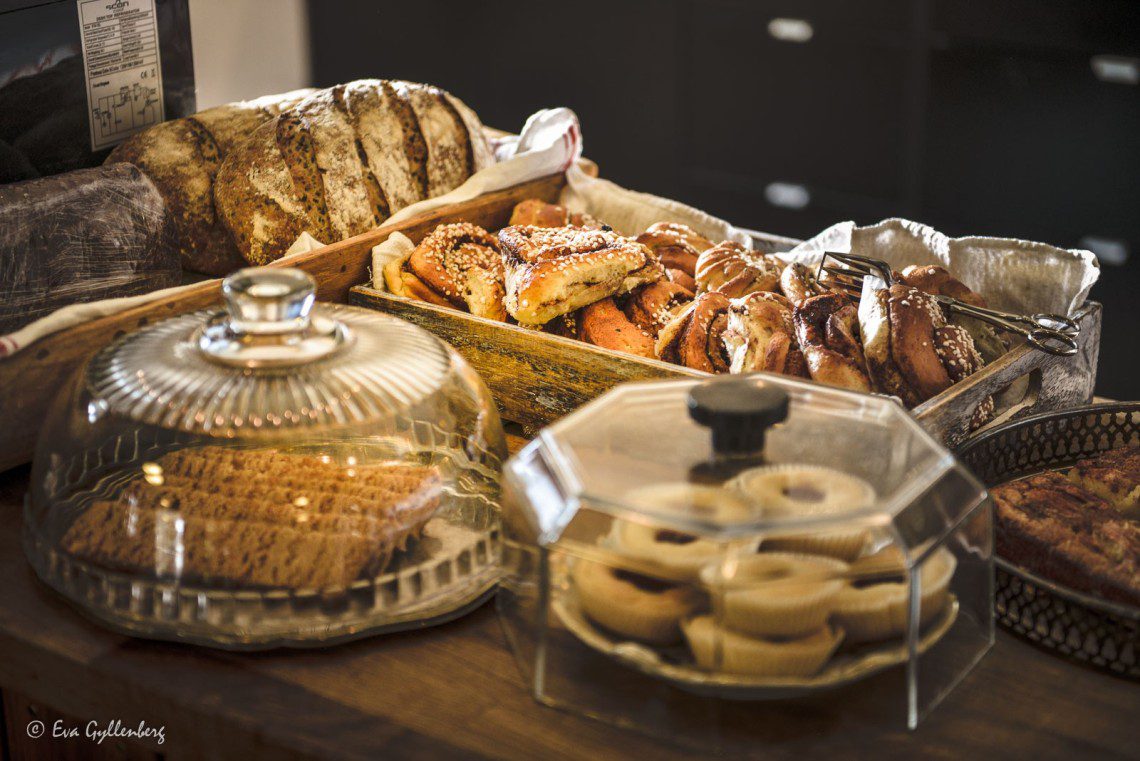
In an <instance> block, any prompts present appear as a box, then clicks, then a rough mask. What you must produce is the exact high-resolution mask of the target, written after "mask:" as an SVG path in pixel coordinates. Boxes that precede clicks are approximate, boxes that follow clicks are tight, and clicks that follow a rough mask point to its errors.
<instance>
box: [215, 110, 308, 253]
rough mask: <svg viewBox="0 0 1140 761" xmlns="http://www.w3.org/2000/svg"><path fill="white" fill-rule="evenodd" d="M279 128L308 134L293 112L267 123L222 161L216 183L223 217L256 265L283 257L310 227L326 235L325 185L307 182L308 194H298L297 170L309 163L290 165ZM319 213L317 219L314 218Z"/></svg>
mask: <svg viewBox="0 0 1140 761" xmlns="http://www.w3.org/2000/svg"><path fill="white" fill-rule="evenodd" d="M283 123H285V124H286V125H287V126H285V127H282V126H281V125H282V124H283ZM279 130H284V134H285V135H286V136H295V137H296V138H297V139H300V138H299V137H298V136H301V135H303V134H304V130H303V128H302V125H301V124H300V123H299V122H297V121H296V117H295V116H294V115H293V114H288V115H285V116H281V117H278V118H276V119H273V120H272V121H269V122H266V123H265V124H263V125H261V126H260V127H258V128H257V130H256V131H255V132H254V133H253V135H251V136H250V138H249V140H247V141H246V142H245V143H243V144H242V146H241V147H240V148H238V149H237V150H236V151H234V152H233V153H231V154H230V155H229V156H228V157H227V158H226V160H225V161H223V162H222V167H221V169H220V170H219V171H218V177H217V180H216V181H215V183H214V201H215V203H216V205H217V209H218V213H219V214H220V215H221V217H222V220H223V221H224V222H225V225H226V229H227V230H229V232H230V235H231V236H233V240H234V241H235V242H236V243H237V246H238V249H239V250H240V251H241V252H242V256H243V257H244V259H245V261H246V262H248V263H249V264H253V265H263V264H269V263H270V262H272V261H273V260H275V259H277V258H279V257H280V256H281V255H282V254H283V253H285V251H286V250H287V249H288V248H289V246H291V245H292V244H293V241H295V240H296V239H297V236H299V235H300V234H301V233H302V232H303V231H305V230H306V229H308V230H315V231H316V232H315V234H318V235H319V234H320V233H322V232H323V229H322V228H321V227H320V219H321V215H320V210H319V204H320V201H318V200H317V198H318V195H317V194H318V193H319V191H320V185H319V184H317V183H312V182H311V181H308V180H302V181H301V182H302V184H301V187H302V188H303V189H304V190H303V191H300V192H299V191H298V185H297V183H296V181H295V178H294V176H293V174H292V172H293V169H292V167H304V166H305V165H304V164H303V163H302V162H294V163H293V164H292V165H291V164H289V163H287V162H286V158H285V157H284V156H283V155H282V154H281V151H280V150H279V148H278V145H279V141H278V131H279ZM321 197H323V196H321ZM306 202H307V203H306ZM314 212H315V213H316V218H317V221H313V218H312V217H311V216H310V214H312V213H314Z"/></svg>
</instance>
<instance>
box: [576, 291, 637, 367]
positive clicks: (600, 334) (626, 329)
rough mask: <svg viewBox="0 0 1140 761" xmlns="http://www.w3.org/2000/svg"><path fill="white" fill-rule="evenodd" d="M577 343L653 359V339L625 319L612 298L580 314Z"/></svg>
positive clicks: (591, 306)
mask: <svg viewBox="0 0 1140 761" xmlns="http://www.w3.org/2000/svg"><path fill="white" fill-rule="evenodd" d="M578 339H579V340H581V341H585V342H586V343H591V344H593V345H594V346H601V347H603V348H606V349H615V350H617V351H624V352H626V353H627V354H636V355H637V356H639V357H648V358H649V359H653V358H654V357H656V354H654V352H653V336H651V335H650V334H649V333H648V332H647V331H645V330H643V329H642V328H640V327H638V326H637V325H635V324H634V323H633V322H631V321H630V319H629V318H628V317H626V316H625V315H624V314H623V313H622V311H621V310H620V309H618V307H617V304H615V303H614V300H613V299H612V298H606V299H602V300H601V301H595V302H594V303H593V304H590V305H589V306H588V307H585V308H583V309H582V310H581V311H579V312H578Z"/></svg>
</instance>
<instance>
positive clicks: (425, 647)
mask: <svg viewBox="0 0 1140 761" xmlns="http://www.w3.org/2000/svg"><path fill="white" fill-rule="evenodd" d="M27 477H28V473H27V469H26V468H19V469H16V470H12V471H8V472H7V473H3V474H0V578H2V579H4V583H3V584H0V687H2V688H3V689H5V690H13V691H16V692H19V693H21V694H23V695H25V696H27V697H28V698H30V699H32V700H36V701H41V702H42V703H44V704H46V705H48V706H50V707H51V708H53V709H55V710H57V711H60V712H62V713H64V714H66V715H69V716H74V717H79V718H81V719H82V720H83V721H84V722H86V721H88V720H90V719H96V720H100V721H106V720H109V719H112V718H119V719H121V720H123V722H124V723H126V724H130V723H132V722H133V723H135V724H137V722H138V721H140V720H144V721H146V722H147V723H148V725H150V726H164V727H165V744H164V745H162V746H161V747H159V746H151V747H152V748H153V749H154V750H158V751H160V752H161V753H163V754H164V755H166V756H168V757H171V758H184V757H202V756H211V757H217V756H224V757H240V758H250V757H256V756H268V755H273V756H275V757H279V756H281V755H296V756H310V755H311V756H326V757H371V758H376V757H384V758H418V759H423V758H437V757H446V758H454V757H477V758H519V759H534V758H542V759H562V758H566V759H579V758H581V759H586V758H589V759H595V758H631V759H634V758H637V759H642V758H653V759H681V758H687V757H689V756H688V755H687V753H686V752H685V751H683V750H681V749H678V748H676V747H671V746H669V745H667V744H665V743H663V742H660V741H657V740H653V739H650V738H648V737H645V736H642V735H639V734H636V733H634V732H631V731H625V730H621V729H617V728H614V727H610V726H608V725H606V724H604V723H601V722H597V721H592V720H589V719H585V718H580V717H578V716H575V715H571V714H569V713H565V712H561V711H558V710H555V709H551V708H547V707H543V706H541V705H539V704H538V703H536V702H535V701H534V700H533V699H532V698H531V696H530V694H529V692H528V690H527V689H526V687H525V685H524V682H523V679H522V677H521V675H520V673H519V671H518V669H517V668H516V666H515V662H514V659H513V657H512V655H511V653H510V652H509V651H508V649H507V646H506V642H505V639H504V636H503V633H502V629H501V628H500V626H499V623H498V620H497V619H496V616H495V612H494V606H493V605H491V604H488V605H484V606H483V607H482V608H480V609H478V610H476V611H475V612H474V613H472V614H471V615H469V616H467V617H465V618H463V619H461V620H458V621H454V622H452V623H450V624H446V625H443V626H439V627H436V628H432V629H425V630H420V631H416V632H408V633H403V634H394V635H388V636H383V637H378V638H373V639H371V640H365V641H361V642H356V643H351V644H347V645H341V646H338V647H335V648H331V649H326V650H308V651H276V652H270V653H262V654H231V653H222V652H214V651H209V650H205V649H199V648H193V647H189V646H181V645H172V644H161V643H153V642H144V641H140V640H135V639H131V638H128V637H124V636H120V635H118V634H114V633H111V632H109V631H106V630H104V629H101V628H99V627H98V626H96V625H94V624H92V623H90V622H88V621H87V620H86V619H85V618H83V617H82V616H81V615H79V614H78V613H76V612H75V611H74V610H73V609H72V608H70V607H69V606H68V605H67V604H66V603H64V602H63V601H62V600H61V599H60V598H58V597H57V596H55V595H54V594H53V593H51V592H50V591H49V590H48V589H47V588H46V587H44V586H43V585H41V584H40V583H39V582H38V581H37V580H36V579H35V576H34V574H33V572H32V571H31V569H30V567H29V566H28V564H27V562H26V561H25V559H24V555H23V551H22V548H21V546H20V527H21V522H22V512H23V510H22V502H23V494H24V492H25V490H26V488H27ZM757 710H758V711H761V712H762V711H765V710H774V709H766V708H765V707H764V706H763V705H761V706H758V709H757ZM1138 710H1140V687H1138V686H1137V685H1136V684H1134V683H1131V682H1128V681H1125V680H1123V679H1118V678H1114V677H1111V676H1107V675H1103V674H1100V673H1097V672H1094V671H1092V670H1089V669H1086V668H1083V667H1080V666H1077V665H1074V664H1071V663H1068V662H1066V661H1064V660H1061V659H1060V658H1057V657H1055V656H1053V655H1050V654H1048V653H1045V652H1043V651H1040V650H1038V649H1036V648H1034V647H1033V646H1032V645H1029V644H1027V643H1025V642H1023V641H1020V640H1018V639H1016V638H1014V637H1013V636H1011V635H1009V634H1006V633H1005V632H999V633H998V636H997V644H996V645H995V647H994V648H993V650H992V651H991V652H990V653H989V654H988V655H987V656H986V657H985V658H984V659H983V660H982V662H981V664H980V665H979V666H978V667H977V668H976V669H975V670H974V671H973V672H972V673H971V674H970V675H969V676H968V677H967V678H966V679H965V681H964V682H963V683H962V684H961V685H959V687H958V688H957V689H956V690H955V691H954V692H953V693H952V694H951V695H950V696H949V697H948V698H947V699H946V701H945V702H944V703H943V704H942V705H941V706H940V707H939V708H938V709H936V710H935V711H934V712H933V714H932V715H931V716H930V717H929V718H928V719H927V720H926V721H925V722H924V723H923V724H922V725H921V726H920V727H919V729H918V730H917V731H915V732H912V733H908V732H906V731H903V730H897V731H883V730H877V729H871V728H867V729H866V730H860V731H857V732H854V733H852V732H849V731H844V732H838V733H837V732H828V727H827V726H820V725H819V722H816V721H813V719H812V717H810V716H807V717H803V718H802V720H801V717H799V716H796V717H795V720H794V721H792V722H790V723H788V722H778V723H777V726H775V727H772V728H769V729H763V730H759V731H758V732H759V733H758V735H757V741H756V745H755V751H756V755H757V756H760V755H763V756H764V757H767V758H785V757H786V758H795V757H798V756H802V755H803V754H805V753H811V754H812V755H823V754H827V755H828V756H831V757H836V758H846V757H867V756H869V755H874V756H875V757H883V756H892V757H893V756H906V757H959V756H962V757H966V756H970V757H973V756H978V755H980V754H986V755H987V756H988V755H989V754H992V753H1002V754H1003V755H1011V756H1013V757H1032V758H1035V759H1043V758H1066V759H1072V758H1084V757H1089V758H1114V757H1120V758H1125V757H1132V758H1135V757H1136V754H1137V750H1138V749H1140V725H1138V723H1137V721H1136V716H1137V712H1138Z"/></svg>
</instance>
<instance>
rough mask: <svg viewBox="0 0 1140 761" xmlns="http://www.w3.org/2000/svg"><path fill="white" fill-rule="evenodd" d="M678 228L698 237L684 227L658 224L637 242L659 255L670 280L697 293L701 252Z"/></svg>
mask: <svg viewBox="0 0 1140 761" xmlns="http://www.w3.org/2000/svg"><path fill="white" fill-rule="evenodd" d="M677 228H684V229H685V230H688V232H689V233H692V236H696V233H693V231H692V230H689V229H688V228H687V227H685V226H684V225H671V224H669V223H666V222H658V223H657V224H655V225H651V226H650V227H649V229H648V230H646V231H645V232H643V233H642V234H641V235H638V236H637V242H638V243H640V244H642V245H643V246H646V247H648V248H649V250H650V251H652V252H653V253H654V254H656V255H657V258H659V259H660V260H661V265H662V266H663V267H665V272H666V273H667V276H668V278H669V280H671V281H672V282H674V283H676V284H677V285H680V286H681V287H683V288H686V289H688V290H690V291H694V292H695V291H696V287H697V286H696V281H695V280H694V279H693V274H694V273H695V271H696V267H697V257H699V256H700V255H701V252H700V250H698V249H697V248H696V247H695V246H694V245H693V244H692V243H690V242H689V241H690V240H691V237H690V236H688V235H686V234H685V233H683V232H682V231H681V230H680V229H677ZM696 237H699V236H696ZM706 242H707V241H706Z"/></svg>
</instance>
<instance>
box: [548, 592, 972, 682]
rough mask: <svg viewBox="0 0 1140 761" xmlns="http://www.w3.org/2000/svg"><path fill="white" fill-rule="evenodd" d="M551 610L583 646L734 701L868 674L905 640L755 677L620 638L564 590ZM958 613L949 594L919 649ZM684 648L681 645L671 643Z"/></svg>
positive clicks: (890, 661)
mask: <svg viewBox="0 0 1140 761" xmlns="http://www.w3.org/2000/svg"><path fill="white" fill-rule="evenodd" d="M551 607H552V608H553V609H554V612H555V615H557V616H558V618H559V619H560V620H561V621H562V623H563V624H564V625H565V626H566V628H567V629H569V630H570V632H572V633H573V634H574V636H576V637H577V638H578V639H579V640H581V642H582V643H584V644H585V645H586V646H587V647H590V648H591V649H593V650H596V651H597V652H599V653H601V654H602V655H605V656H606V657H608V658H612V659H613V660H615V661H617V662H619V663H621V664H622V665H624V666H628V667H629V668H632V669H635V670H637V671H640V672H641V673H643V674H646V675H647V676H652V677H656V678H658V679H663V680H665V681H667V682H670V683H671V684H673V685H675V686H676V687H679V688H680V689H682V690H686V691H688V692H693V693H697V694H700V695H706V696H710V697H719V698H729V699H734V700H780V699H785V698H793V697H797V696H801V695H807V694H810V693H814V692H818V691H820V690H827V689H834V688H837V687H842V686H843V685H846V684H850V683H852V682H856V681H859V680H860V679H866V678H867V677H869V676H871V675H873V674H877V673H879V672H880V671H883V670H884V669H888V668H890V667H892V666H897V665H899V664H902V663H905V662H906V661H907V656H908V653H907V646H906V643H905V642H898V643H890V644H886V645H883V646H880V647H875V648H871V649H868V648H866V647H861V648H860V651H859V652H857V653H850V654H848V653H842V654H840V655H838V656H835V657H833V658H832V659H831V660H830V661H829V662H828V664H827V666H825V667H824V669H823V670H822V671H820V672H819V673H818V674H816V675H815V676H811V677H756V676H748V675H743V674H723V673H710V672H708V671H702V670H701V669H698V668H696V667H695V666H692V665H688V664H684V663H671V662H669V661H667V660H665V659H663V658H662V657H661V654H660V653H658V652H657V651H656V650H654V649H653V648H651V647H649V646H647V645H642V644H639V643H637V642H630V641H628V640H625V641H623V640H620V639H617V638H615V637H614V636H613V635H612V634H610V633H609V632H607V631H605V630H603V629H601V628H600V627H598V626H596V625H595V624H594V623H593V622H592V621H590V620H589V619H588V618H587V617H586V616H585V615H584V614H583V613H582V610H581V608H580V607H579V605H578V599H577V595H576V594H575V593H574V592H573V591H572V590H567V591H566V592H564V593H563V594H560V595H559V596H558V597H556V598H555V599H554V601H553V602H552V604H551ZM957 618H958V598H957V597H955V596H954V595H953V594H951V595H950V600H949V604H948V605H947V606H946V609H945V610H944V611H943V612H942V614H941V615H940V616H939V617H938V618H937V619H936V620H935V621H934V622H932V623H931V624H930V626H928V627H927V628H926V631H924V632H923V634H922V637H921V639H920V640H919V643H918V652H919V654H922V653H924V652H926V651H927V650H929V649H930V647H931V646H933V645H934V643H936V642H938V640H940V639H942V637H943V636H944V635H945V634H946V632H948V631H950V627H951V626H953V625H954V621H955V620H956V619H957ZM673 650H676V651H678V652H683V650H684V649H683V648H680V647H678V648H673Z"/></svg>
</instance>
